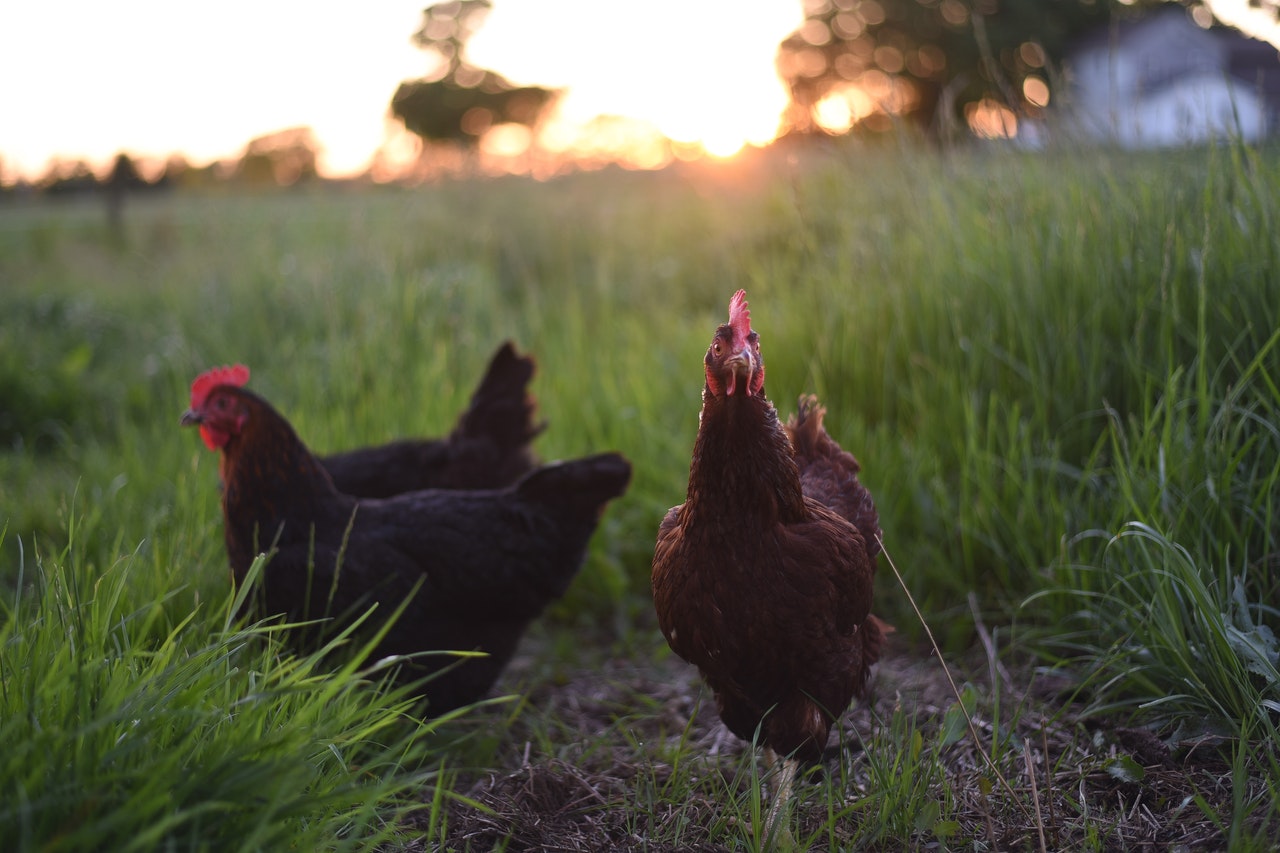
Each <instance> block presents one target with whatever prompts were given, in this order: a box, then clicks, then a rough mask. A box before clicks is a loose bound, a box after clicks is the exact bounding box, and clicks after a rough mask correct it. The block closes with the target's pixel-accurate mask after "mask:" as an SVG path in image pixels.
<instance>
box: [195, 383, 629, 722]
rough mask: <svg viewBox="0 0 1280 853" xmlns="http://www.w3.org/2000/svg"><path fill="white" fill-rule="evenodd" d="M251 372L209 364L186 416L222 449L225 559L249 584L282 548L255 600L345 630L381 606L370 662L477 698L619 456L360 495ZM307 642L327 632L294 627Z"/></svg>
mask: <svg viewBox="0 0 1280 853" xmlns="http://www.w3.org/2000/svg"><path fill="white" fill-rule="evenodd" d="M248 378H249V375H248V370H247V369H246V368H243V367H240V366H237V367H235V368H221V369H216V370H213V371H209V372H208V373H205V374H203V375H201V376H200V377H199V378H197V379H196V381H195V383H194V384H193V385H192V394H191V408H190V409H189V410H188V411H187V412H186V413H185V414H184V415H183V418H182V422H183V424H186V425H198V426H199V428H200V433H201V436H202V438H204V440H205V443H206V444H208V446H209V447H210V448H212V449H215V450H218V451H219V452H220V464H219V471H220V474H221V479H222V484H223V490H222V509H223V519H224V524H225V531H224V533H225V540H226V547H227V554H228V557H229V558H230V563H231V569H232V574H233V576H234V578H235V581H236V582H237V583H238V584H239V583H244V581H245V579H246V576H247V573H248V571H249V568H250V566H251V565H252V563H253V561H254V559H255V558H256V556H257V555H258V554H260V553H264V552H265V553H269V554H270V557H269V560H268V562H267V563H266V566H265V568H264V570H263V574H262V579H261V586H260V589H259V590H258V595H257V596H256V597H251V599H250V600H251V601H252V602H253V606H254V607H256V613H257V615H259V616H262V617H268V616H273V615H276V614H284V615H285V616H286V618H287V619H288V620H290V621H303V620H317V619H318V620H328V622H327V624H328V625H330V626H332V627H333V628H336V627H340V626H342V625H344V624H346V623H347V621H348V620H349V619H351V618H354V617H356V616H358V615H360V614H362V613H364V612H365V611H367V610H368V609H369V608H370V607H371V606H374V605H376V608H377V609H376V610H375V612H374V614H373V620H372V621H373V624H374V625H378V624H380V623H381V622H382V621H384V620H385V618H386V617H387V616H388V615H390V614H391V613H392V612H393V611H395V610H396V608H398V607H400V606H401V605H402V604H403V605H405V609H404V612H403V614H402V615H401V617H400V618H399V619H398V620H397V621H396V622H395V623H394V624H393V625H392V626H391V627H390V629H389V630H388V631H387V633H386V635H385V636H384V637H383V638H382V640H381V641H380V642H379V643H378V644H377V646H376V647H375V648H374V649H373V651H372V654H371V658H373V659H377V658H382V657H385V656H388V655H420V654H421V653H424V652H435V651H466V652H469V651H481V652H484V653H486V655H487V656H485V657H476V658H468V659H465V660H462V661H461V662H459V661H458V659H457V658H451V657H442V656H425V657H416V658H414V659H412V660H407V661H404V662H403V663H402V664H401V665H400V668H399V671H398V675H399V678H400V680H401V681H402V682H409V681H417V680H419V679H421V678H423V677H424V676H428V675H434V676H435V677H434V678H432V680H430V681H427V682H425V683H424V684H423V685H422V687H421V691H422V695H423V696H425V697H426V699H427V700H428V703H429V706H428V710H429V712H431V713H437V714H438V713H443V712H444V711H447V710H450V709H452V708H456V707H458V706H460V705H464V704H468V703H470V702H473V701H476V700H478V699H480V698H482V697H483V696H484V694H485V693H486V692H487V691H488V690H489V689H490V687H491V686H492V684H493V683H494V681H495V680H496V679H497V677H498V675H499V674H500V673H501V671H502V669H503V668H504V666H505V665H506V663H507V661H508V660H510V658H511V655H512V654H513V652H514V651H515V648H516V645H517V643H518V642H519V639H520V637H521V636H522V634H523V633H524V630H525V628H526V627H527V626H528V625H529V623H530V622H531V621H532V620H533V619H535V618H537V616H538V615H540V614H541V613H542V611H543V610H544V609H545V607H546V606H547V605H548V604H549V603H550V602H552V601H554V600H555V599H557V598H559V597H560V596H561V595H563V594H564V592H565V590H566V589H567V588H568V586H569V584H570V582H571V581H572V579H573V578H574V576H575V575H576V573H577V571H578V569H579V567H580V566H581V565H582V562H583V560H584V558H585V556H586V550H587V545H588V542H589V540H590V538H591V536H592V534H593V533H594V531H595V529H596V526H597V524H598V522H599V520H600V516H601V513H602V512H603V511H604V507H605V505H606V503H607V502H608V501H610V500H612V499H613V498H616V497H618V496H620V495H621V494H622V493H623V492H624V491H625V490H626V487H627V484H628V482H629V480H630V475H631V466H630V464H629V463H628V462H627V461H626V459H624V458H623V457H622V456H620V455H619V454H616V453H608V454H601V455H598V456H591V457H586V458H583V459H577V460H573V461H569V462H564V463H559V464H554V465H547V466H543V467H541V468H538V469H536V470H534V471H532V472H530V473H529V474H527V475H526V476H524V477H523V478H522V479H520V480H519V482H517V483H516V484H515V485H513V486H510V487H508V488H505V489H490V490H473V491H467V490H463V491H445V490H438V489H435V490H425V491H417V492H408V493H405V494H402V495H396V496H394V497H390V498H385V499H357V498H355V497H352V496H350V495H345V494H342V493H341V492H339V491H338V490H337V489H336V488H335V487H334V484H333V480H332V478H331V477H330V476H329V474H328V472H327V471H326V470H325V469H324V467H323V466H322V465H321V464H320V462H319V461H318V460H317V459H316V458H315V457H314V456H313V455H312V454H311V453H310V451H309V450H308V449H307V447H306V445H304V444H303V443H302V441H301V440H300V439H299V438H298V436H297V434H296V433H295V432H294V430H293V427H292V426H290V424H289V423H288V421H286V420H285V419H284V417H282V416H281V415H280V414H279V413H278V412H277V411H276V410H275V409H274V408H273V407H272V406H271V405H270V404H269V403H268V402H267V401H266V400H264V399H263V398H261V397H259V396H258V395H257V394H254V393H253V392H251V391H249V390H248V389H246V388H244V387H242V386H243V385H244V383H245V382H247V381H248ZM293 637H294V639H295V642H299V643H301V644H302V645H304V646H308V647H309V646H310V645H311V644H314V642H315V641H316V640H317V635H316V633H315V632H314V631H309V632H306V633H304V632H295V633H294V635H293Z"/></svg>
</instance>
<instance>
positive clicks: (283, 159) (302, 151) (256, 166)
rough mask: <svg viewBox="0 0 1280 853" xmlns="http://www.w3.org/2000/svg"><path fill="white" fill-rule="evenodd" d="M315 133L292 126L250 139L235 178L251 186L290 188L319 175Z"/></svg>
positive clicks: (307, 128) (308, 129)
mask: <svg viewBox="0 0 1280 853" xmlns="http://www.w3.org/2000/svg"><path fill="white" fill-rule="evenodd" d="M318 147H319V146H317V144H316V139H315V134H313V133H312V132H311V128H309V127H290V128H287V129H285V130H278V131H276V132H275V133H268V134H266V135H264V136H259V137H257V138H256V139H251V140H250V141H249V144H248V145H246V146H245V149H244V155H243V156H241V158H240V162H239V164H238V165H237V166H236V170H235V173H234V176H233V177H234V178H235V179H237V180H241V181H244V182H246V183H249V184H255V185H259V186H262V185H267V184H275V185H276V186H281V187H288V186H292V185H293V184H296V183H298V182H299V181H304V180H310V179H312V178H314V177H315V176H316V152H317V150H318Z"/></svg>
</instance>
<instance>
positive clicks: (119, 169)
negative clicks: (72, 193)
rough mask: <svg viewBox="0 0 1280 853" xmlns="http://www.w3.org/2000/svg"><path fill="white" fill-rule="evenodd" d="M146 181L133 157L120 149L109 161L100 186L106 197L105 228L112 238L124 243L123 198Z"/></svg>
mask: <svg viewBox="0 0 1280 853" xmlns="http://www.w3.org/2000/svg"><path fill="white" fill-rule="evenodd" d="M146 187H147V182H146V181H145V180H143V178H142V175H140V174H139V173H138V167H137V165H136V164H135V163H134V162H133V158H132V157H130V156H129V155H128V154H125V153H124V152H123V151H121V152H120V153H119V154H117V155H116V158H115V160H113V161H112V163H111V170H110V171H109V172H107V177H106V179H105V180H104V181H103V182H102V188H103V189H104V190H105V191H106V199H107V229H108V231H109V232H110V233H111V237H112V239H114V240H115V241H116V242H117V243H119V244H123V243H124V236H125V235H124V198H125V196H126V195H127V194H128V193H131V192H136V191H138V190H140V189H145V188H146Z"/></svg>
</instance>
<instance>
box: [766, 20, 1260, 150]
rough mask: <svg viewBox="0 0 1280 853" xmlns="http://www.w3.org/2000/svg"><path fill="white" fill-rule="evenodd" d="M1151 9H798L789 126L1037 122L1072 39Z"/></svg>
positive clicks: (809, 129) (945, 129)
mask: <svg viewBox="0 0 1280 853" xmlns="http://www.w3.org/2000/svg"><path fill="white" fill-rule="evenodd" d="M1268 1H1269V0H1268ZM1278 1H1280V0H1278ZM1157 2H1159V0H1135V2H1131V3H1127V4H1121V3H1119V2H1118V0H805V3H804V5H805V21H804V24H803V25H801V27H800V28H799V29H797V30H796V31H795V32H793V33H792V34H791V35H790V36H788V37H787V38H786V39H785V40H784V41H783V42H782V44H781V45H780V46H779V48H778V54H777V64H778V72H779V75H780V76H781V77H782V79H783V81H784V82H785V83H786V84H787V86H788V87H789V89H790V94H791V98H790V103H789V105H788V109H787V114H786V116H785V117H784V124H785V129H786V130H787V131H789V132H795V133H813V132H821V131H823V130H832V129H833V127H832V125H836V126H837V127H836V128H834V129H838V130H843V129H845V128H847V127H849V126H850V125H853V124H857V123H858V122H866V123H867V124H869V125H870V126H872V127H875V126H876V125H877V124H879V125H881V126H883V125H886V124H887V123H888V116H891V115H899V116H903V117H906V118H909V119H912V120H914V121H915V122H916V123H918V124H919V125H921V126H923V127H924V128H926V129H927V131H928V132H929V133H930V134H932V135H934V136H939V135H942V136H945V135H948V134H950V133H951V132H952V131H953V130H954V128H956V127H958V126H963V122H964V121H965V117H966V115H967V114H969V113H970V112H972V111H973V110H974V109H975V108H976V107H977V106H979V105H981V104H983V103H984V102H987V103H993V104H996V105H999V106H1000V107H1001V108H1005V109H1008V110H1009V111H1011V112H1013V113H1018V114H1026V113H1032V114H1034V113H1035V112H1036V111H1037V110H1039V109H1040V108H1043V107H1044V106H1045V105H1046V104H1047V103H1048V100H1049V93H1050V88H1051V86H1053V85H1054V83H1055V82H1056V80H1055V77H1056V70H1057V67H1058V63H1059V62H1060V60H1061V59H1062V56H1063V53H1064V51H1065V49H1066V47H1067V45H1068V44H1069V42H1070V41H1071V40H1072V39H1073V38H1075V37H1077V36H1079V35H1080V34H1082V33H1084V32H1085V31H1087V30H1089V29H1092V28H1094V27H1097V26H1098V25H1100V24H1104V23H1106V22H1107V21H1108V20H1109V19H1110V18H1111V16H1112V15H1113V14H1116V13H1117V11H1118V10H1119V9H1120V8H1121V6H1122V5H1123V7H1124V8H1125V9H1131V8H1133V7H1135V6H1151V5H1155V4H1156V3H1157ZM833 95H843V96H844V97H843V98H834V99H833V98H831V96H833ZM824 109H825V110H826V112H827V113H828V115H824V114H823V111H824ZM824 119H825V120H824ZM840 125H843V126H840Z"/></svg>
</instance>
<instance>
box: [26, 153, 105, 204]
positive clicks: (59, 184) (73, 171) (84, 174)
mask: <svg viewBox="0 0 1280 853" xmlns="http://www.w3.org/2000/svg"><path fill="white" fill-rule="evenodd" d="M36 186H37V187H38V188H39V190H40V192H42V193H44V194H45V195H49V196H72V195H80V194H85V193H91V192H95V191H96V190H97V189H98V179H97V177H96V176H95V175H94V174H93V170H92V169H90V168H89V164H88V163H86V162H85V161H84V160H76V161H74V162H71V163H66V162H63V161H61V160H57V159H54V160H52V161H50V163H49V168H48V169H47V170H46V171H45V173H44V175H43V176H42V177H41V178H40V179H39V180H38V181H37V182H36Z"/></svg>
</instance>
